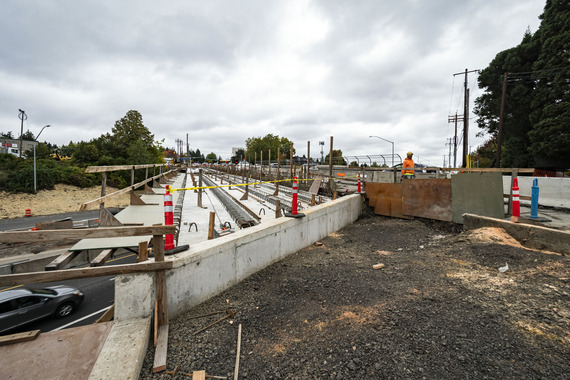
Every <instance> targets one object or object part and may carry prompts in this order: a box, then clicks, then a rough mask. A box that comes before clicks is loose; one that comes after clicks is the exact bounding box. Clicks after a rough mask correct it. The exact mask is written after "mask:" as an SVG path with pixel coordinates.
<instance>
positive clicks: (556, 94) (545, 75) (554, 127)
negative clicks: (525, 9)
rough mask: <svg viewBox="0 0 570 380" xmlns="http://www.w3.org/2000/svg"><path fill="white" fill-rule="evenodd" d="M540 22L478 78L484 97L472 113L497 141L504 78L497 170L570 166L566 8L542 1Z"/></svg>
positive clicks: (569, 18) (555, 0)
mask: <svg viewBox="0 0 570 380" xmlns="http://www.w3.org/2000/svg"><path fill="white" fill-rule="evenodd" d="M540 19H541V20H542V21H541V24H540V26H539V28H538V30H537V31H536V33H535V34H534V35H532V34H531V33H530V31H528V30H527V32H526V33H525V35H524V38H523V40H522V42H521V43H520V44H519V45H518V46H516V47H514V48H511V49H508V50H505V51H502V52H500V53H498V54H497V56H496V57H495V59H494V60H493V61H492V62H491V63H490V65H489V67H487V68H485V69H484V70H483V71H482V72H481V74H480V76H479V87H481V88H483V89H485V93H484V94H483V95H482V96H480V97H479V98H477V100H476V107H475V111H474V112H475V113H476V114H477V116H478V119H477V122H478V124H479V127H480V128H481V129H483V131H484V132H483V133H488V134H490V135H491V139H494V140H495V141H497V134H498V125H499V111H500V103H501V95H502V81H503V76H504V74H505V73H508V75H507V90H506V94H505V111H504V117H503V134H502V142H501V146H502V149H501V152H502V155H501V157H502V159H501V166H513V167H516V166H518V167H525V166H540V167H558V168H564V167H568V166H570V128H568V125H570V90H569V83H570V65H568V62H569V60H570V49H568V43H569V41H570V7H568V4H567V2H564V1H559V0H547V1H546V5H545V8H544V12H543V14H542V15H541V16H540ZM491 145H492V144H491ZM495 146H496V143H495ZM489 147H491V146H487V147H486V150H487V151H485V155H486V156H487V157H488V156H489V152H488V148H489Z"/></svg>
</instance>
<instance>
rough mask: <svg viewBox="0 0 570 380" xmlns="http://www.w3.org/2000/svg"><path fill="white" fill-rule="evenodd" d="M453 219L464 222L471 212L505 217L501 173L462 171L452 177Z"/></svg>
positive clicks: (493, 216)
mask: <svg viewBox="0 0 570 380" xmlns="http://www.w3.org/2000/svg"><path fill="white" fill-rule="evenodd" d="M451 207H452V219H453V221H454V222H455V223H459V224H462V223H463V214H465V213H470V214H476V215H483V216H488V217H491V218H498V219H502V218H504V217H505V208H504V202H503V182H502V176H501V173H460V174H456V175H453V176H452V177H451Z"/></svg>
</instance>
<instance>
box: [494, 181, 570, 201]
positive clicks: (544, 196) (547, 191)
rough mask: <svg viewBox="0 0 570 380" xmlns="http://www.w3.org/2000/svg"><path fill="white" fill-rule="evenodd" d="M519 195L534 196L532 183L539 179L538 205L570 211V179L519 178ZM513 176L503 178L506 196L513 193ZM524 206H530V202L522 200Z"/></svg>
mask: <svg viewBox="0 0 570 380" xmlns="http://www.w3.org/2000/svg"><path fill="white" fill-rule="evenodd" d="M517 178H518V182H519V193H520V195H524V196H527V197H530V196H531V195H532V181H533V180H534V178H537V179H538V187H539V196H538V204H539V205H541V206H549V207H562V208H569V209H570V178H551V177H527V176H524V177H523V176H518V177H517ZM511 182H512V179H511V176H510V175H504V176H503V191H504V194H509V193H510V191H511ZM521 203H522V204H529V205H530V201H523V200H521Z"/></svg>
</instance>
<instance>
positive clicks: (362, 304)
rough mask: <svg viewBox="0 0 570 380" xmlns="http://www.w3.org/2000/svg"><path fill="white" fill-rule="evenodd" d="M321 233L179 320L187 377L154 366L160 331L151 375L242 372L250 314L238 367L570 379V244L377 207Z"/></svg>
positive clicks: (174, 336) (175, 337)
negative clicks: (537, 247) (463, 227)
mask: <svg viewBox="0 0 570 380" xmlns="http://www.w3.org/2000/svg"><path fill="white" fill-rule="evenodd" d="M321 243H322V245H321V244H315V245H313V246H310V247H308V248H306V249H303V250H301V251H299V252H297V253H296V254H293V255H291V256H290V257H288V258H286V259H284V260H282V261H280V262H278V263H276V264H274V265H271V266H269V267H267V268H266V269H264V270H263V271H261V272H259V273H257V274H255V275H253V276H251V277H249V278H248V279H247V280H245V281H243V282H241V283H240V284H238V285H236V286H234V287H232V288H231V289H229V290H227V291H225V292H223V293H222V294H220V295H219V296H216V297H214V298H212V299H211V300H209V301H207V302H205V303H203V304H201V305H199V306H198V307H196V308H194V309H193V310H191V311H189V312H187V313H186V314H184V315H180V316H179V317H178V318H176V319H172V320H171V321H170V333H169V342H168V344H169V346H168V362H167V370H168V371H173V370H174V369H175V368H178V374H177V376H176V377H174V376H172V375H171V374H167V373H165V372H162V373H157V374H154V375H153V374H152V363H153V358H154V348H153V347H152V343H151V344H150V346H149V350H148V352H147V357H146V360H145V362H144V364H143V369H142V372H141V378H144V379H170V378H177V379H184V378H190V377H188V375H187V374H190V373H192V371H195V370H206V373H207V374H208V375H214V376H227V378H229V379H232V378H233V376H234V366H235V363H236V351H237V337H238V325H240V324H241V325H242V337H241V347H240V349H241V351H240V352H241V355H240V362H239V378H240V379H459V378H460V379H540V378H544V379H568V378H570V302H569V301H570V267H569V264H570V259H569V257H568V256H562V255H558V254H551V253H547V252H540V251H534V250H528V249H525V248H523V247H521V246H520V245H519V244H518V242H516V241H515V240H513V239H512V238H511V237H510V236H508V235H507V234H506V233H505V232H504V231H503V230H500V229H480V230H476V231H473V232H460V230H458V228H457V227H456V226H452V225H448V224H445V223H438V222H431V221H423V220H419V219H416V220H399V219H390V218H385V217H380V216H373V215H370V214H368V215H365V216H363V217H361V218H360V219H359V220H358V221H357V222H356V223H354V224H352V225H350V226H347V227H346V228H344V229H342V230H340V231H338V232H337V233H335V234H332V235H331V236H328V237H327V238H325V239H323V240H322V242H321ZM380 263H381V264H384V268H382V269H377V270H375V269H373V265H375V264H380ZM507 264H508V270H506V271H505V272H501V271H499V268H501V267H506V265H507ZM227 308H231V310H233V311H234V312H235V317H234V319H232V320H225V321H223V322H221V323H219V324H216V325H214V326H213V327H211V328H209V329H208V330H207V331H205V332H202V333H199V334H197V335H195V336H194V335H193V333H194V332H196V331H197V330H199V329H200V328H202V327H204V326H206V325H207V324H209V323H211V322H213V321H215V320H217V319H219V318H220V317H223V316H224V314H218V315H214V316H210V317H204V318H196V319H191V318H192V317H194V316H199V315H202V314H205V313H210V312H213V311H220V310H221V311H223V310H226V309H227Z"/></svg>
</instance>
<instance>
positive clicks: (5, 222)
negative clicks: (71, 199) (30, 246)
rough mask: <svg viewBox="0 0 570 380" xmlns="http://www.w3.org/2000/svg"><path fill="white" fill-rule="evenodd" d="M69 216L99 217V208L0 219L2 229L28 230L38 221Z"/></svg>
mask: <svg viewBox="0 0 570 380" xmlns="http://www.w3.org/2000/svg"><path fill="white" fill-rule="evenodd" d="M108 210H109V211H111V213H112V214H115V213H117V212H119V210H120V209H118V208H108ZM67 218H71V220H73V221H74V222H79V221H83V220H88V219H98V218H99V210H88V211H75V212H66V213H62V214H52V215H38V216H29V217H22V218H9V219H0V231H9V230H26V229H30V228H32V227H35V226H36V223H39V222H48V221H55V220H62V219H67Z"/></svg>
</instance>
